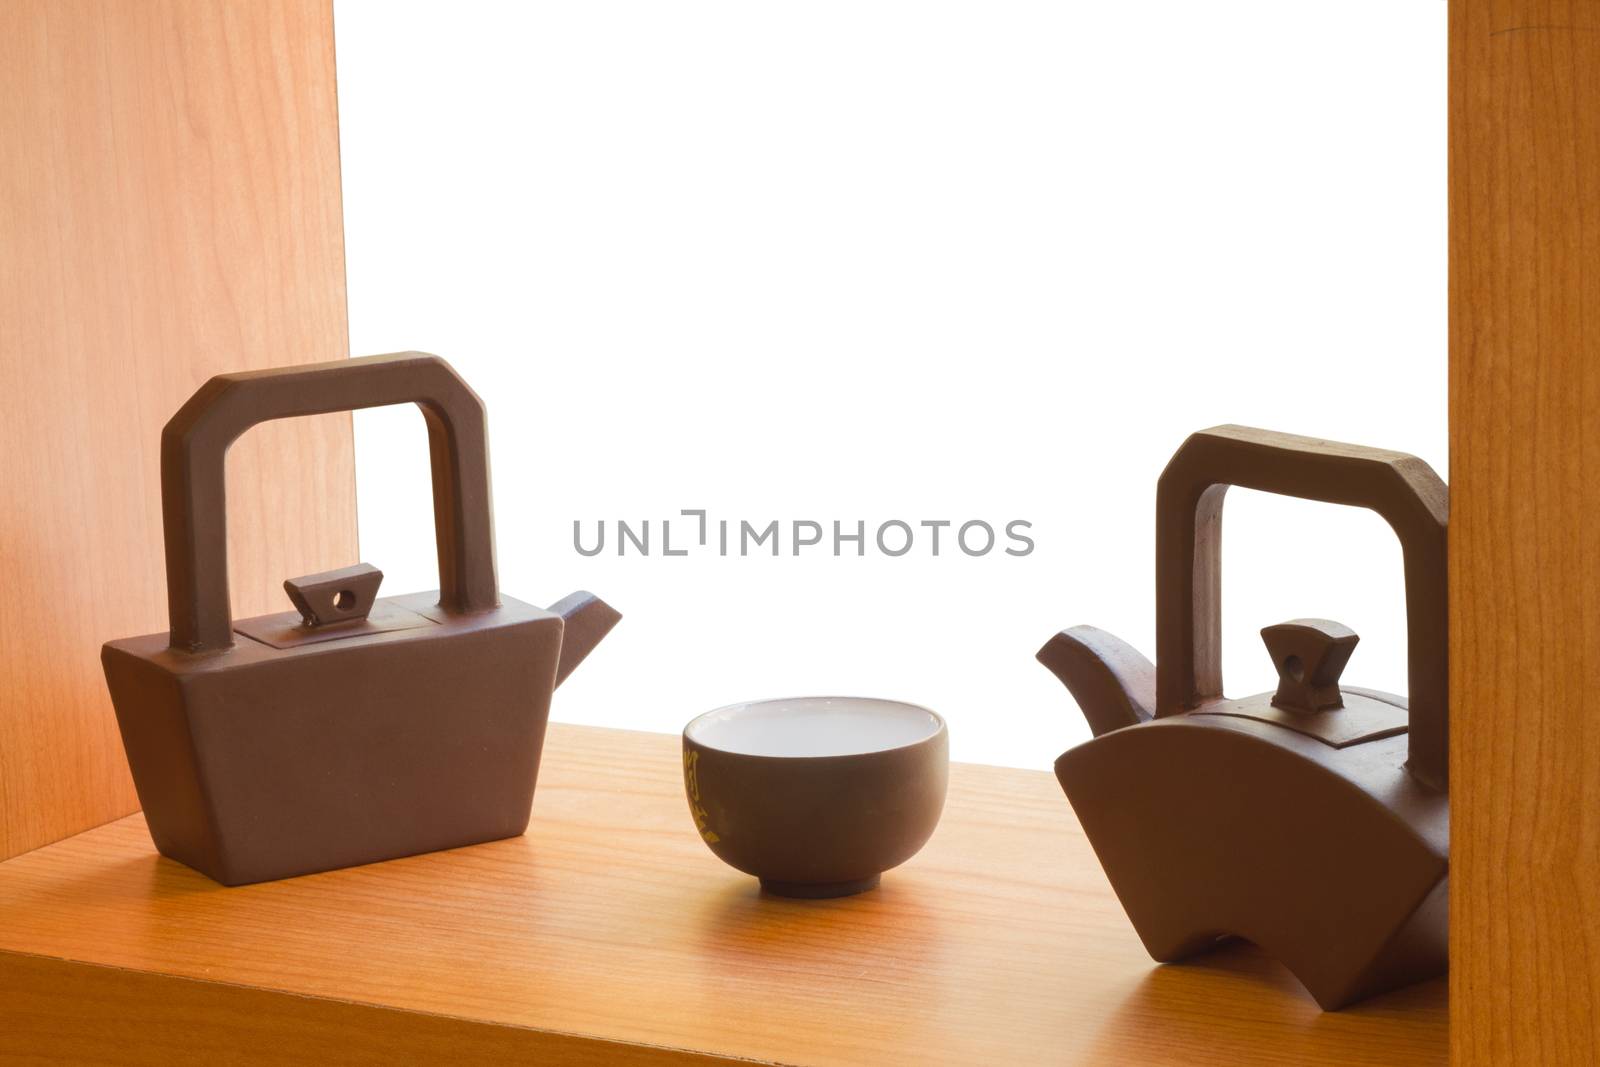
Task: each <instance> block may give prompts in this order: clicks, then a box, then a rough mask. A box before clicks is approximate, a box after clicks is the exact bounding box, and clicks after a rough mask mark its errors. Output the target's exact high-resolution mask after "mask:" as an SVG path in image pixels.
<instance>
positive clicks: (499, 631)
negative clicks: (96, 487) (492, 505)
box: [101, 352, 620, 885]
mask: <svg viewBox="0 0 1600 1067" xmlns="http://www.w3.org/2000/svg"><path fill="white" fill-rule="evenodd" d="M402 403H415V404H416V405H417V406H418V407H419V408H421V409H422V413H423V416H424V419H425V420H426V422H427V426H428V443H429V451H430V454H431V457H432V468H433V513H434V526H435V533H436V535H437V539H438V549H439V586H440V588H439V589H438V590H436V591H433V592H428V593H415V594H412V595H409V596H398V597H389V598H385V599H378V596H377V593H378V583H379V582H380V581H382V578H383V575H382V573H381V572H380V571H378V570H377V569H376V568H374V567H370V566H367V565H365V564H362V565H360V566H356V567H349V568H345V569H343V570H338V571H329V572H327V573H325V574H316V575H310V576H307V577H304V578H297V579H290V580H289V581H287V582H285V583H284V587H285V590H286V591H287V592H288V594H289V598H290V601H291V603H292V604H293V605H294V607H295V610H294V611H288V612H284V613H281V614H277V615H267V616H263V617H260V618H255V619H245V620H234V619H233V618H232V617H231V611H230V605H229V599H228V560H227V529H226V514H227V509H226V506H225V500H224V492H225V486H224V477H223V474H224V458H225V456H226V454H227V450H228V446H229V445H230V444H231V443H232V442H233V441H234V439H236V438H237V437H238V436H239V435H240V434H242V433H244V432H245V431H246V430H248V429H249V428H250V427H252V426H254V425H255V424H256V423H259V422H264V421H267V420H269V419H282V418H289V417H292V416H296V415H315V414H321V413H324V412H332V411H345V410H352V409H356V408H369V407H379V406H383V405H388V404H402ZM161 497H162V512H163V518H164V525H165V539H166V559H167V603H168V613H169V617H170V624H171V629H170V631H169V632H168V633H157V634H149V635H147V636H144V637H133V638H128V639H125V640H121V641H112V642H111V643H109V644H107V645H106V646H105V648H104V650H103V652H102V654H101V661H102V663H103V664H104V666H105V672H106V684H107V686H108V687H109V688H110V690H111V699H112V703H113V705H114V706H115V708H116V713H117V722H118V724H119V726H120V727H121V730H122V740H123V746H124V748H125V749H126V750H127V754H128V763H129V765H130V767H131V768H132V770H133V778H134V785H135V786H136V787H137V789H138V792H139V801H140V803H141V804H142V805H143V806H144V812H145V818H146V820H147V822H148V823H149V827H150V835H151V837H152V838H153V839H154V841H155V844H156V847H157V848H158V849H159V850H160V851H161V852H162V854H164V855H166V856H169V857H171V858H172V859H175V860H178V861H179V862H182V863H186V864H188V865H189V866H191V867H194V868H196V869H197V870H200V871H202V872H204V873H205V874H208V875H210V876H211V877H212V878H214V879H216V880H217V881H219V882H222V883H224V884H227V885H237V884H240V883H244V882H257V881H262V880H266V879H272V878H283V877H286V876H289V875H295V874H305V873H308V872H311V871H321V870H327V869H329V868H333V867H345V866H350V865H352V864H358V863H370V862H372V861H374V860H383V859H389V858H392V857H396V856H404V855H409V854H411V853H416V852H427V851H432V850H434V849H443V848H454V847H456V846H459V845H469V844H474V843H477V842H480V841H488V840H492V839H495V838H502V837H511V836H515V835H516V834H520V833H522V831H523V830H524V829H526V828H527V824H528V815H529V808H530V805H531V804H532V801H533V788H534V782H535V777H536V775H537V773H538V768H539V756H540V751H541V749H542V747H543V744H544V733H545V723H546V720H547V718H548V717H549V712H550V696H551V692H552V691H553V690H554V689H555V687H556V686H557V685H559V684H560V683H561V682H562V680H563V679H565V678H566V677H567V675H568V674H570V673H571V672H572V670H573V668H574V667H576V666H577V665H578V664H579V663H580V662H581V661H582V660H583V658H584V657H585V656H586V655H588V654H589V651H590V650H591V649H593V648H594V646H595V645H596V644H597V643H598V642H599V641H600V639H601V638H603V637H604V636H605V635H606V633H607V632H608V631H610V629H611V627H612V626H613V625H614V624H615V623H616V622H617V620H618V618H619V617H620V616H618V614H617V613H616V612H615V611H613V610H612V609H611V608H610V607H608V606H607V605H606V604H605V603H603V602H602V601H600V600H598V599H596V598H595V597H593V596H591V595H589V594H588V593H574V594H573V595H572V596H570V597H568V598H566V599H565V600H563V601H561V602H560V603H559V604H556V605H555V606H554V607H552V608H551V609H550V610H548V611H546V610H545V609H543V608H537V607H533V606H532V605H529V604H524V603H522V602H521V601H518V600H513V599H511V598H510V597H506V596H502V595H501V594H500V590H499V585H498V582H497V579H496V575H495V557H494V530H493V519H492V517H491V515H490V509H489V451H488V435H487V420H486V416H485V413H484V407H483V402H482V401H481V400H479V399H478V397H477V395H476V394H475V393H473V391H472V390H471V389H470V388H468V386H467V384H466V383H465V382H463V381H462V380H461V379H460V378H459V377H458V376H457V375H456V373H455V371H454V370H452V369H451V368H450V365H449V364H448V363H446V362H444V361H443V360H442V359H439V358H438V357H437V356H430V355H425V354H423V353H420V352H405V353H400V354H397V355H389V356H371V357H367V358H364V359H350V360H340V361H338V362H334V363H323V364H315V365H310V366H301V367H289V368H284V369H280V370H269V371H259V372H249V373H241V374H223V375H219V376H217V377H215V378H213V379H211V380H210V381H209V382H207V383H206V384H205V385H204V386H202V387H201V388H200V389H199V391H198V392H196V393H195V394H194V396H193V397H191V398H190V400H189V402H188V403H186V404H184V406H183V407H182V408H181V409H179V411H178V413H177V414H176V415H174V416H173V417H172V420H171V421H170V422H168V423H167V426H166V429H165V430H164V431H163V432H162V435H161Z"/></svg>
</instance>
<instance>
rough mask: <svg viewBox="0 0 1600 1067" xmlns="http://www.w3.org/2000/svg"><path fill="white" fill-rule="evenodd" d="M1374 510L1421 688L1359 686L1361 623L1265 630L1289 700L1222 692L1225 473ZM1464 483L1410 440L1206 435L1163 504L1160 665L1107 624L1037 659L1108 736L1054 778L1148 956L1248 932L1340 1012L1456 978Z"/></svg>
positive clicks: (1178, 459) (1186, 953)
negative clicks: (1450, 563) (1454, 535)
mask: <svg viewBox="0 0 1600 1067" xmlns="http://www.w3.org/2000/svg"><path fill="white" fill-rule="evenodd" d="M1230 485H1239V486H1245V487H1248V488H1252V489H1259V490H1264V491H1266V492H1272V493H1280V494H1284V495H1288V496H1297V497H1303V498H1307V499H1313V500H1322V501H1327V502H1330V503H1338V504H1349V505H1356V506H1361V507H1368V508H1371V509H1373V510H1374V511H1377V512H1378V513H1379V514H1380V515H1382V516H1383V517H1384V518H1385V519H1386V520H1388V522H1389V524H1390V525H1391V526H1392V527H1393V528H1394V530H1395V533H1396V534H1397V535H1398V537H1399V539H1400V543H1401V548H1402V550H1403V552H1404V557H1405V576H1406V610H1407V616H1408V618H1407V622H1408V630H1409V638H1408V641H1409V648H1408V651H1409V675H1410V693H1409V697H1400V696H1394V695H1391V694H1387V693H1380V692H1377V691H1375V690H1368V689H1358V688H1353V687H1349V686H1343V685H1341V683H1340V675H1341V672H1342V670H1343V668H1344V665H1345V663H1346V662H1347V661H1348V660H1349V658H1350V655H1351V653H1352V652H1353V650H1354V648H1355V646H1356V642H1357V640H1358V639H1357V636H1356V634H1355V633H1354V632H1352V631H1351V630H1349V629H1348V628H1347V627H1344V626H1341V625H1340V624H1338V623H1336V622H1331V621H1329V620H1324V619H1296V620H1292V621H1290V622H1287V623H1282V624H1279V625H1276V626H1269V627H1267V628H1266V629H1265V630H1263V631H1262V636H1263V639H1264V640H1265V642H1266V644H1267V649H1268V652H1269V653H1270V654H1271V655H1272V657H1273V663H1274V665H1275V667H1276V668H1277V670H1278V674H1279V684H1278V688H1277V690H1276V691H1275V692H1272V693H1262V694H1260V695H1258V696H1253V697H1246V698H1243V699H1229V698H1227V697H1225V696H1224V695H1223V692H1222V678H1221V646H1220V638H1219V631H1220V615H1221V612H1220V589H1221V581H1220V579H1221V570H1220V562H1221V554H1220V548H1221V541H1220V538H1221V518H1222V502H1223V497H1224V494H1225V493H1226V491H1227V488H1228V486H1230ZM1447 508H1448V494H1447V490H1446V488H1445V486H1444V483H1443V482H1441V481H1440V480H1439V478H1438V476H1437V475H1435V474H1434V472H1433V471H1432V469H1431V468H1429V467H1428V466H1427V464H1425V463H1423V462H1422V461H1421V460H1419V459H1417V458H1415V457H1413V456H1408V455H1405V454H1403V453H1398V452H1386V451H1381V450H1378V449H1370V448H1363V447H1359V446H1354V445H1345V444H1338V443H1334V442H1328V441H1321V440H1315V439H1311V438H1304V437H1295V436H1292V435H1289V434H1278V433H1271V432H1268V431H1263V430H1253V429H1248V428H1245V427H1238V426H1222V427H1217V428H1214V429H1210V430H1204V431H1201V432H1200V433H1197V434H1194V435H1193V436H1191V437H1190V438H1189V439H1188V440H1187V441H1186V442H1185V443H1184V445H1183V446H1182V447H1181V448H1180V449H1179V450H1178V452H1177V453H1176V454H1175V455H1174V456H1173V458H1172V460H1171V462H1170V463H1169V464H1168V465H1167V468H1166V470H1165V471H1164V472H1163V473H1162V476H1161V480H1160V483H1159V488H1158V491H1157V505H1156V512H1157V518H1156V589H1157V593H1156V601H1157V605H1156V630H1157V648H1156V654H1157V658H1156V663H1155V664H1154V665H1152V664H1151V663H1150V662H1149V661H1148V660H1146V659H1145V658H1144V656H1142V655H1141V654H1140V653H1139V652H1138V651H1136V650H1135V649H1133V648H1132V647H1130V646H1129V645H1127V644H1126V643H1124V642H1122V641H1120V640H1119V639H1117V638H1115V637H1113V636H1112V635H1110V634H1108V633H1106V632H1104V631H1102V630H1097V629H1095V628H1093V627H1088V626H1079V627H1074V628H1072V629H1070V630H1065V631H1063V632H1061V633H1060V634H1057V635H1056V636H1055V637H1054V638H1052V639H1051V640H1050V641H1049V642H1048V643H1047V644H1046V645H1045V646H1044V648H1042V649H1041V650H1040V651H1039V654H1038V658H1039V660H1040V661H1041V662H1042V663H1044V665H1045V666H1046V667H1048V668H1049V669H1050V670H1051V671H1052V672H1054V673H1055V674H1056V675H1057V676H1058V677H1059V678H1060V679H1061V680H1062V681H1063V682H1064V683H1065V684H1066V685H1067V687H1068V689H1070V690H1071V692H1072V695H1073V697H1074V698H1075V699H1076V700H1077V702H1078V704H1079V706H1080V707H1081V708H1082V709H1083V712H1084V715H1085V717H1086V718H1087V719H1088V721H1089V724H1090V727H1091V729H1092V730H1093V732H1094V734H1095V737H1094V739H1093V740H1091V741H1088V742H1086V743H1084V744H1082V745H1079V746H1078V747H1076V748H1073V749H1071V750H1069V751H1068V752H1066V753H1065V754H1063V755H1062V756H1061V757H1060V759H1058V760H1057V761H1056V776H1057V778H1058V779H1059V780H1060V782H1061V785H1062V788H1063V789H1064V790H1065V791H1066V794H1067V798H1068V799H1069V800H1070V802H1071V803H1072V807H1073V810H1074V812H1076V814H1077V816H1078V818H1079V820H1080V821H1081V823H1082V824H1083V828H1084V831H1085V833H1086V834H1087V835H1088V837H1089V840H1090V843H1091V844H1092V845H1093V847H1094V850H1095V853H1096V855H1097V856H1098V857H1099V859H1100V861H1101V864H1102V865H1103V866H1104V868H1105V871H1106V874H1107V876H1108V877H1109V879H1110V881H1111V884H1112V887H1113V888H1114V889H1115V891H1116V893H1117V896H1118V898H1119V899H1120V900H1121V902H1122V905H1123V907H1124V908H1125V909H1126V911H1127V913H1128V917H1129V919H1130V920H1131V921H1132V922H1133V925H1134V927H1135V929H1136V930H1137V931H1138V933H1139V937H1140V939H1141V940H1142V941H1143V942H1144V945H1145V948H1146V949H1147V950H1148V951H1149V952H1150V955H1151V956H1152V957H1154V958H1155V959H1157V960H1161V961H1176V960H1182V959H1185V958H1187V957H1190V956H1193V955H1195V954H1198V953H1201V952H1204V951H1206V950H1207V949H1209V948H1211V947H1213V946H1214V945H1216V944H1217V943H1218V942H1219V941H1221V940H1224V939H1226V938H1229V937H1242V938H1245V939H1247V940H1249V941H1252V942H1254V943H1255V944H1257V945H1258V946H1260V947H1261V948H1262V949H1263V950H1264V951H1266V952H1267V953H1269V954H1270V955H1272V956H1274V957H1276V958H1277V959H1279V960H1280V961H1281V962H1283V963H1284V964H1285V965H1286V966H1287V967H1288V968H1289V970H1290V971H1292V972H1293V973H1294V975H1295V976H1296V977H1297V978H1298V979H1299V980H1300V981H1301V983H1302V984H1304V985H1305V987H1306V989H1307V990H1308V991H1309V992H1310V993H1311V995H1312V996H1313V997H1314V998H1315V999H1316V1001H1317V1002H1318V1004H1320V1005H1321V1006H1322V1007H1323V1008H1325V1009H1329V1010H1332V1009H1335V1008H1340V1007H1343V1006H1345V1005H1348V1004H1350V1003H1352V1002H1354V1001H1357V1000H1360V999H1362V998H1365V997H1368V996H1372V995H1374V994H1377V993H1381V992H1384V991H1386V990H1389V989H1392V988H1395V987H1398V986H1401V985H1405V984H1408V983H1411V982H1414V981H1419V980H1421V979H1424V978H1429V977H1433V976H1435V975H1437V974H1440V973H1442V972H1443V971H1444V970H1445V968H1446V963H1447V940H1448V937H1447V934H1448V926H1447V902H1448V892H1449V891H1448V886H1449V879H1448V875H1449V852H1448V847H1449V818H1450V816H1449V799H1448V795H1447V788H1448V782H1447V776H1448V761H1447V750H1448V718H1447V715H1448V689H1447V687H1448V661H1447V658H1446V648H1447V640H1448V635H1447V616H1446V600H1445V576H1446V522H1447Z"/></svg>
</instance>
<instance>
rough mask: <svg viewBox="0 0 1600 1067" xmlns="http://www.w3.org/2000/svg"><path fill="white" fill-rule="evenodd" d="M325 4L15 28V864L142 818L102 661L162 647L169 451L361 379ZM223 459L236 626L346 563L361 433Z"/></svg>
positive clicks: (8, 754) (66, 9)
mask: <svg viewBox="0 0 1600 1067" xmlns="http://www.w3.org/2000/svg"><path fill="white" fill-rule="evenodd" d="M346 350H347V339H346V325H345V290H344V238H343V231H342V224H341V205H340V199H339V160H338V128H337V117H336V111H335V98H334V67H333V26H332V11H331V9H330V5H329V3H328V0H289V2H274V3H271V4H247V3H225V2H222V0H216V2H211V0H189V2H184V0H139V2H138V3H119V2H112V0H78V2H73V3H62V2H55V0H6V2H5V3H4V4H0V486H3V492H0V586H3V590H4V592H3V595H0V857H5V856H10V855H15V854H17V853H19V852H23V851H26V850H28V849H31V848H35V847H38V846H40V845H43V844H46V843H48V842H50V841H53V840H56V839H58V838H61V837H64V836H66V835H68V834H72V833H75V832H77V831H80V830H83V829H85V828H87V827H91V826H95V825H97V824H100V823H103V822H106V821H107V820H110V819H113V818H116V817H118V816H121V815H126V814H127V813H129V812H130V811H132V810H134V808H135V807H136V806H137V802H136V799H135V796H134V792H133V788H132V785H131V783H130V780H129V777H128V774H127V770H126V765H125V763H124V760H123V754H122V746H121V741H120V739H119V737H118V734H117V729H116V724H115V721H114V719H113V717H112V714H111V708H110V704H109V701H108V700H107V697H106V693H105V684H104V682H103V680H102V678H101V674H100V665H99V649H100V644H101V643H102V642H103V641H105V640H107V639H109V638H114V637H122V636H128V635H132V634H137V633H148V632H152V631H164V630H165V629H166V626H167V623H166V592H165V585H164V575H163V567H162V552H161V513H160V483H159V478H158V474H157V448H158V441H159V435H160V430H161V426H162V424H163V423H164V422H165V421H166V419H167V417H168V416H169V415H170V414H171V413H172V412H173V411H174V410H176V408H177V407H178V405H179V404H181V403H182V402H183V400H184V399H185V398H186V397H187V396H188V395H189V393H190V392H192V391H193V390H194V389H195V388H196V387H197V386H198V385H199V384H200V383H201V382H203V381H204V380H205V379H206V378H207V377H209V376H210V375H211V374H214V373H216V372H219V371H223V370H229V369H238V368H245V367H264V366H271V365H274V364H279V363H301V362H310V361H314V360H326V359H335V358H339V357H342V356H344V355H345V354H346ZM303 423H304V424H300V425H296V424H282V425H275V426H268V427H263V428H261V429H259V430H257V431H254V432H252V433H251V434H249V435H247V437H246V438H245V439H243V440H241V441H240V443H239V444H238V446H236V447H235V449H234V450H233V453H232V454H231V455H230V457H229V462H228V468H229V488H230V492H231V501H230V507H229V511H230V519H231V521H232V539H231V546H232V549H233V551H232V558H231V566H232V570H233V572H234V575H235V577H234V584H233V590H234V597H235V609H236V610H238V611H241V612H259V611H264V610H267V609H268V608H269V607H271V608H274V609H281V608H287V606H288V605H287V602H286V601H284V599H283V592H282V589H281V587H280V586H279V583H280V582H281V581H282V580H283V579H284V578H286V577H292V576H294V575H297V574H303V573H307V572H309V571H313V570H317V569H320V568H322V567H325V566H331V565H336V564H342V563H347V562H353V561H354V558H355V554H356V553H355V514H354V510H355V502H354V493H353V482H354V460H353V456H352V449H351V441H350V421H349V417H348V416H330V417H324V418H320V419H315V420H303Z"/></svg>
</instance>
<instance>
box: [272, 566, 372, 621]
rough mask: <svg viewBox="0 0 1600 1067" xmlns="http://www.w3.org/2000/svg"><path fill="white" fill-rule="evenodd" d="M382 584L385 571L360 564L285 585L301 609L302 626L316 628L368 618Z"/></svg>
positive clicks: (285, 588) (291, 579)
mask: <svg viewBox="0 0 1600 1067" xmlns="http://www.w3.org/2000/svg"><path fill="white" fill-rule="evenodd" d="M382 583H383V572H382V571H380V570H379V569H378V568H376V567H374V566H373V565H372V564H370V563H358V564H356V565H355V566H354V567H343V568H341V569H339V570H336V571H323V572H322V573H321V574H307V575H305V576H304V577H301V578H290V579H288V580H287V581H285V582H284V583H283V591H284V592H286V593H288V594H289V599H290V601H292V602H293V604H294V606H295V608H296V609H298V610H299V612H300V619H301V623H302V624H303V625H304V626H306V627H308V628H315V627H318V626H330V625H335V624H338V623H345V622H360V621H361V620H362V619H365V618H366V617H367V615H368V613H370V612H371V611H372V605H373V604H374V603H375V602H376V601H377V599H378V586H379V585H381V584H382Z"/></svg>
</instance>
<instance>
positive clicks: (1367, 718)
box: [1189, 619, 1409, 748]
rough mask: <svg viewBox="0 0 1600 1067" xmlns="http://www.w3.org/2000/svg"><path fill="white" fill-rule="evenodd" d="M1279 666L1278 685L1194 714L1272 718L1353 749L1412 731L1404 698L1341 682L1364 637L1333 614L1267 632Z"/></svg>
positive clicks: (1259, 719)
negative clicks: (1357, 645)
mask: <svg viewBox="0 0 1600 1067" xmlns="http://www.w3.org/2000/svg"><path fill="white" fill-rule="evenodd" d="M1261 639H1262V640H1263V641H1264V642H1266V646H1267V651H1268V652H1269V653H1271V655H1272V663H1273V666H1274V667H1276V668H1277V671H1278V689H1277V692H1275V693H1262V694H1260V695H1258V696H1253V697H1245V698H1243V699H1241V700H1227V699H1223V700H1218V701H1215V702H1212V703H1208V704H1203V705H1201V706H1200V707H1198V708H1196V709H1194V710H1193V711H1191V712H1189V714H1190V715H1229V716H1234V717H1236V718H1242V719H1254V720H1256V721H1257V722H1266V723H1271V724H1273V725H1275V726H1282V727H1285V728H1287V729H1290V730H1293V731H1295V732H1296V733H1301V734H1305V735H1306V736H1308V737H1314V738H1316V739H1317V740H1318V741H1321V742H1323V743H1324V744H1328V745H1331V746H1333V747H1334V748H1347V747H1349V746H1351V745H1358V744H1361V743H1362V742H1364V741H1376V740H1378V739H1379V738H1383V737H1393V736H1395V735H1396V734H1403V733H1405V732H1406V729H1407V726H1408V723H1409V711H1408V709H1407V702H1406V699H1405V698H1404V697H1398V696H1393V695H1391V694H1389V693H1381V692H1378V691H1377V690H1374V689H1358V688H1355V687H1347V688H1344V689H1341V688H1340V687H1339V676H1340V674H1341V673H1343V671H1344V667H1345V664H1347V663H1349V662H1350V655H1351V653H1352V652H1354V651H1355V647H1356V644H1357V642H1359V641H1360V640H1361V638H1360V637H1359V636H1358V635H1357V634H1356V632H1355V631H1354V630H1352V629H1350V627H1348V626H1345V625H1343V624H1342V623H1337V622H1334V621H1333V620H1331V619H1291V620H1290V621H1288V622H1282V623H1278V624H1277V625H1276V626H1268V627H1266V628H1265V629H1263V630H1262V631H1261Z"/></svg>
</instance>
